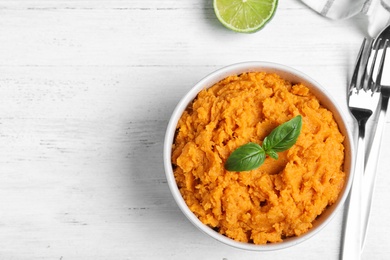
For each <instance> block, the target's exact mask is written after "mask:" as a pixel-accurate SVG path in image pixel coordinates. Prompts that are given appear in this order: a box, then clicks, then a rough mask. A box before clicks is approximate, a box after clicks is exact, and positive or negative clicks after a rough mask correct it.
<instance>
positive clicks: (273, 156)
mask: <svg viewBox="0 0 390 260" xmlns="http://www.w3.org/2000/svg"><path fill="white" fill-rule="evenodd" d="M265 154H267V155H268V156H269V157H271V158H273V159H275V160H277V159H278V158H279V155H278V153H277V152H275V151H274V150H268V151H265Z"/></svg>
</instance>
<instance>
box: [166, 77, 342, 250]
mask: <svg viewBox="0 0 390 260" xmlns="http://www.w3.org/2000/svg"><path fill="white" fill-rule="evenodd" d="M297 115H302V119H303V124H302V131H301V134H300V135H299V137H298V140H297V142H296V144H295V145H294V146H293V147H291V148H290V149H289V150H287V151H284V152H280V153H279V159H278V160H274V159H272V158H269V157H267V158H266V160H265V162H264V164H262V165H261V166H260V167H259V168H257V169H256V170H252V171H244V172H229V171H227V170H225V169H224V163H225V162H226V160H227V158H228V157H229V155H230V154H231V153H232V152H233V151H234V150H235V149H236V148H238V147H239V146H241V145H244V144H246V143H248V142H255V143H259V144H261V143H262V140H263V139H264V138H265V137H266V136H267V135H268V134H269V133H270V132H271V131H272V130H273V129H274V128H275V127H277V126H278V125H280V124H282V123H284V122H286V121H288V120H289V119H291V118H293V117H295V116H297ZM343 141H344V136H343V135H342V134H341V133H340V131H339V129H338V125H337V123H336V122H335V120H334V118H333V115H332V113H331V112H330V111H329V110H327V109H326V108H324V107H322V106H321V104H320V102H319V100H318V99H317V98H316V97H315V96H314V95H313V94H312V93H311V92H310V90H309V89H308V88H307V87H306V86H304V85H302V84H292V83H291V82H288V81H286V80H284V79H282V78H281V77H280V76H278V75H276V74H269V73H263V72H256V73H255V72H254V73H244V74H241V75H235V76H230V77H227V78H225V79H224V80H222V81H220V82H219V83H217V84H215V85H214V86H212V87H211V88H208V89H204V90H202V91H201V92H200V93H199V94H198V96H197V98H196V99H195V100H194V101H193V102H192V103H191V104H190V105H189V107H188V108H187V110H186V111H185V112H184V113H183V115H182V117H181V119H180V120H179V123H178V126H177V134H176V137H175V140H174V144H173V152H172V164H173V168H174V175H175V179H176V182H177V185H178V187H179V189H180V192H181V194H182V196H183V198H184V200H185V201H186V203H187V205H188V207H189V208H190V209H191V211H192V212H194V214H195V215H196V216H197V217H198V218H199V219H200V220H201V221H202V222H203V223H204V224H206V225H208V226H210V227H211V228H213V229H215V230H216V231H218V232H219V233H221V234H223V235H225V236H227V237H230V238H232V239H234V240H237V241H241V242H249V243H254V244H265V243H272V242H280V241H282V240H283V239H284V238H287V237H292V236H299V235H301V234H303V233H305V232H307V231H308V230H309V229H310V228H311V227H312V224H313V221H314V220H315V219H316V218H317V217H318V216H319V215H320V214H321V213H322V212H323V211H324V210H326V208H327V207H328V206H329V205H331V204H333V203H334V202H335V201H336V200H337V198H338V196H339V193H340V192H341V189H342V188H343V185H344V182H345V176H346V175H345V173H344V171H343V162H344V146H343Z"/></svg>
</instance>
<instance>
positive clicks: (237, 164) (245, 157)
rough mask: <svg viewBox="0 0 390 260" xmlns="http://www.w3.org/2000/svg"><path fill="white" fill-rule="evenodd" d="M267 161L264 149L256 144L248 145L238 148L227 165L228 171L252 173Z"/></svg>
mask: <svg viewBox="0 0 390 260" xmlns="http://www.w3.org/2000/svg"><path fill="white" fill-rule="evenodd" d="M264 160H265V152H264V150H263V148H262V147H261V146H260V145H258V144H256V143H247V144H245V145H242V146H240V147H238V148H237V149H236V150H234V151H233V153H232V154H231V155H230V156H229V158H228V159H227V161H226V163H225V169H226V170H228V171H236V172H241V171H250V170H253V169H256V168H258V167H259V166H260V165H261V164H263V162H264Z"/></svg>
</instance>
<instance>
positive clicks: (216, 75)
mask: <svg viewBox="0 0 390 260" xmlns="http://www.w3.org/2000/svg"><path fill="white" fill-rule="evenodd" d="M254 71H262V72H275V73H277V74H279V75H282V78H286V77H287V78H288V80H290V81H293V82H294V79H295V82H302V83H304V84H305V85H306V86H309V88H310V91H311V92H312V93H313V92H314V94H315V95H316V96H318V95H321V98H320V101H321V104H322V103H323V102H325V103H327V104H326V105H325V107H327V108H328V109H329V110H331V111H332V113H333V115H334V117H335V120H336V122H337V124H338V126H339V129H340V130H341V132H342V134H343V135H344V136H345V140H344V146H345V158H344V168H346V169H349V170H348V172H347V177H346V180H347V182H346V183H345V185H344V188H343V190H342V191H341V193H340V195H339V197H338V200H337V201H336V202H335V203H334V204H333V205H332V206H330V208H332V210H330V209H329V208H327V209H326V211H324V212H323V213H322V214H321V216H320V218H322V219H323V220H322V221H320V223H319V224H318V225H316V226H313V227H312V228H311V229H310V230H309V231H308V232H306V233H304V234H302V235H300V236H296V237H291V238H287V239H284V240H283V241H282V242H277V243H268V244H265V245H256V244H251V243H243V242H238V241H236V240H233V239H231V238H228V237H226V236H224V235H222V234H220V233H218V232H216V231H215V230H213V229H212V228H210V227H208V226H207V225H205V224H203V223H202V222H201V221H200V220H199V219H198V217H197V216H196V215H195V214H194V213H193V212H192V211H191V210H190V209H189V207H188V206H187V204H186V202H185V201H184V199H183V197H182V195H181V193H180V191H179V189H178V187H177V184H176V180H175V178H174V174H173V169H172V164H171V153H172V143H173V140H174V135H175V131H176V126H177V123H178V121H179V119H180V117H181V115H182V113H183V111H184V110H185V109H186V108H187V106H188V105H189V104H190V103H191V102H192V100H193V99H194V98H195V97H196V96H197V94H198V93H199V92H200V91H201V90H202V89H205V88H209V87H211V86H212V85H214V84H215V83H217V82H219V81H220V80H222V79H224V78H226V77H227V76H230V75H235V74H240V73H244V72H254ZM347 122H348V120H347V118H346V116H345V115H344V113H343V111H342V110H341V108H340V107H339V105H338V104H337V102H336V101H335V100H334V98H333V97H332V95H330V94H329V92H328V91H327V90H326V89H325V88H324V87H323V86H322V85H321V84H319V83H318V82H317V81H315V80H313V79H312V78H311V77H309V76H308V75H306V74H304V73H303V72H301V71H298V70H296V69H294V68H292V67H289V66H286V65H282V64H279V63H273V62H264V61H247V62H240V63H234V64H231V65H228V66H225V67H222V68H220V69H217V70H215V71H213V72H211V73H209V74H208V75H207V76H205V77H204V78H202V79H201V80H200V81H198V82H197V83H196V84H195V85H194V86H193V87H192V88H191V89H190V90H189V91H188V92H187V93H186V94H185V95H184V96H183V97H182V98H181V99H180V101H179V102H178V104H177V105H176V107H175V109H174V111H173V113H172V115H171V118H170V120H169V122H168V125H167V128H166V133H165V138H164V147H163V161H164V169H165V174H166V178H167V182H168V186H169V189H170V191H171V193H172V195H173V197H174V199H175V201H176V203H177V205H178V206H179V208H180V210H181V211H182V213H183V214H184V215H185V216H186V217H187V219H188V220H189V221H190V222H191V223H192V224H193V225H194V226H196V227H197V228H198V229H200V230H201V231H203V232H204V233H206V234H208V235H209V236H211V237H212V238H214V239H216V240H218V241H220V242H222V243H224V244H226V245H230V246H232V247H235V248H239V249H243V250H249V251H274V250H280V249H285V248H288V247H291V246H294V245H297V244H300V243H302V242H303V241H306V240H308V239H309V238H311V237H312V236H314V235H315V234H317V233H319V232H320V231H321V230H322V229H323V228H324V227H325V226H326V225H327V224H328V223H329V222H331V220H332V219H333V218H334V216H335V215H336V213H337V212H338V211H339V210H340V208H342V207H343V204H344V202H345V201H346V198H347V196H348V193H349V190H350V187H351V185H352V179H353V174H354V156H353V155H354V154H355V152H354V142H353V137H352V133H351V131H350V129H349V127H348V125H347ZM348 151H349V152H348ZM324 213H327V214H324ZM315 221H317V220H315Z"/></svg>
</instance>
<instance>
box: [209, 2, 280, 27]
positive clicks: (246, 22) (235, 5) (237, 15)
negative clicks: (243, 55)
mask: <svg viewBox="0 0 390 260" xmlns="http://www.w3.org/2000/svg"><path fill="white" fill-rule="evenodd" d="M213 5H214V12H215V15H216V16H217V18H218V20H219V21H220V22H221V23H222V24H223V25H224V26H225V27H226V28H228V29H230V30H233V31H235V32H241V33H254V32H257V31H259V30H260V29H262V28H263V27H264V26H265V25H266V24H267V23H268V22H269V21H270V20H271V19H272V18H273V16H274V14H275V11H276V8H277V6H278V0H214V3H213Z"/></svg>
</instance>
